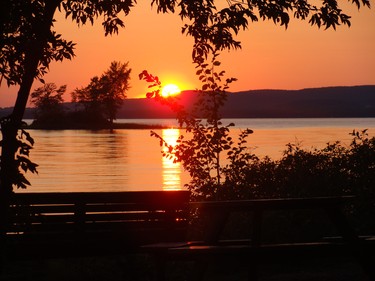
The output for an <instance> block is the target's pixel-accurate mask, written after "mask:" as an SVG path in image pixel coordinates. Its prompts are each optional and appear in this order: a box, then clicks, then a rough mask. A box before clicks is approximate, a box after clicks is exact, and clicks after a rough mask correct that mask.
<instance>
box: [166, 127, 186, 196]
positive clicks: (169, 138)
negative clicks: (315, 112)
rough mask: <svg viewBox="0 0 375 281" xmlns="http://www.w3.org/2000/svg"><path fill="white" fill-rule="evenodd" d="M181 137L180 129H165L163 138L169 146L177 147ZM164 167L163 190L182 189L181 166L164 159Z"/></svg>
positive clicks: (171, 160)
mask: <svg viewBox="0 0 375 281" xmlns="http://www.w3.org/2000/svg"><path fill="white" fill-rule="evenodd" d="M179 135H180V130H179V129H164V130H162V136H163V138H164V140H165V141H166V142H167V143H168V144H169V145H176V144H177V139H178V137H179ZM162 165H163V189H164V190H176V189H181V164H180V163H173V159H169V158H166V157H163V158H162Z"/></svg>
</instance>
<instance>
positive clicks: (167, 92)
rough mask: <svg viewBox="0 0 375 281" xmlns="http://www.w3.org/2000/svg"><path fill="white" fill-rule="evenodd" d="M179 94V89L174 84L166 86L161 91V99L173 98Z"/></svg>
mask: <svg viewBox="0 0 375 281" xmlns="http://www.w3.org/2000/svg"><path fill="white" fill-rule="evenodd" d="M179 93H181V90H180V88H179V87H178V86H177V85H176V84H168V85H165V86H164V87H163V89H162V90H161V95H162V97H165V98H166V97H169V96H175V95H178V94H179Z"/></svg>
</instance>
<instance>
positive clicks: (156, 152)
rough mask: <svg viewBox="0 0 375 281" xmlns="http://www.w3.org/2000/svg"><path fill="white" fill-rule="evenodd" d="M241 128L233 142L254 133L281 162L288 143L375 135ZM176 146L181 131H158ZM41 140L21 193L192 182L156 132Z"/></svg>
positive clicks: (38, 136)
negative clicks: (170, 157) (35, 166)
mask: <svg viewBox="0 0 375 281" xmlns="http://www.w3.org/2000/svg"><path fill="white" fill-rule="evenodd" d="M223 121H224V123H226V124H229V123H231V122H233V123H235V124H236V126H235V127H234V128H233V129H232V130H231V131H232V133H233V137H235V136H237V135H238V133H239V132H240V130H242V129H244V128H250V129H253V130H254V133H253V134H252V135H250V137H249V139H248V144H249V147H250V148H251V150H252V151H253V152H254V153H255V154H256V155H258V156H261V157H262V156H265V155H268V156H270V157H271V158H273V159H277V158H280V157H281V155H282V152H283V150H285V145H286V144H287V143H296V142H298V143H301V144H302V147H304V148H311V147H317V148H321V147H324V146H325V145H326V143H328V142H334V141H336V140H340V141H341V142H343V143H344V144H349V143H350V140H351V139H352V137H351V136H350V135H349V133H350V132H352V131H353V129H356V130H362V129H369V131H368V133H369V135H370V136H371V137H372V136H374V135H375V118H338V119H336V118H332V119H315V118H313V119H224V120H223ZM117 122H126V123H142V124H162V125H169V126H172V127H173V126H175V128H177V123H176V121H175V120H173V119H129V120H117ZM155 131H156V132H158V133H159V134H161V135H162V136H163V137H164V138H165V139H167V140H169V142H170V143H171V144H173V142H174V141H176V139H177V137H178V136H179V134H180V133H184V131H183V130H179V129H174V128H172V129H163V130H155ZM30 133H31V135H32V137H33V138H34V140H35V146H34V149H33V150H32V152H31V159H32V161H34V162H36V163H37V164H39V167H38V171H39V173H38V174H37V175H33V174H27V175H26V176H27V178H28V179H29V180H30V182H31V184H32V186H31V187H29V188H28V189H27V190H22V191H21V190H17V191H18V192H46V191H49V192H80V191H133V190H163V189H164V190H170V189H182V188H183V186H184V184H185V183H187V182H188V181H189V177H188V175H187V173H186V172H184V171H183V169H182V167H181V165H180V164H174V163H172V162H171V161H170V160H168V159H165V158H163V157H162V156H161V153H160V147H159V142H158V140H157V139H155V138H152V137H151V136H150V130H134V129H132V130H129V129H127V130H114V131H109V130H99V131H89V130H61V131H44V130H30Z"/></svg>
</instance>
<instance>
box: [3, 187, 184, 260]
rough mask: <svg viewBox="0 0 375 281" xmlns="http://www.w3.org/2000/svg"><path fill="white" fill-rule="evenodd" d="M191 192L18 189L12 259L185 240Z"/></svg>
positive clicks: (10, 231) (10, 230)
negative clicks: (20, 191)
mask: <svg viewBox="0 0 375 281" xmlns="http://www.w3.org/2000/svg"><path fill="white" fill-rule="evenodd" d="M189 199H190V193H189V192H188V191H181V190H179V191H140V192H79V193H14V195H12V199H11V204H10V208H9V216H8V227H7V232H6V236H5V237H6V239H5V241H6V250H7V258H16V259H27V258H32V259H34V258H46V257H47V258H48V257H66V256H69V257H70V256H95V255H112V254H123V253H131V252H134V251H138V250H139V248H140V247H141V246H142V245H144V244H150V243H156V242H172V241H182V240H184V239H185V236H186V230H187V226H188V216H189V211H188V208H189V206H188V203H189Z"/></svg>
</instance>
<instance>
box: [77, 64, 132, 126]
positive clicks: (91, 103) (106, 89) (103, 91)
mask: <svg viewBox="0 0 375 281" xmlns="http://www.w3.org/2000/svg"><path fill="white" fill-rule="evenodd" d="M128 64H129V63H128V62H127V63H121V62H116V61H113V62H112V63H111V65H110V67H109V69H108V70H106V71H105V72H104V74H102V75H101V76H100V78H99V77H97V76H95V77H93V78H91V81H90V83H89V85H87V86H86V87H84V88H81V89H75V90H74V91H73V93H72V101H73V102H78V103H81V104H82V105H83V107H84V109H85V112H86V114H88V115H91V116H101V117H103V118H105V119H107V120H108V121H109V122H110V124H113V120H115V119H116V114H117V111H118V109H119V108H120V106H121V105H122V101H123V100H124V99H125V98H126V91H127V90H128V89H129V88H130V86H129V79H130V73H131V69H130V68H128Z"/></svg>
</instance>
